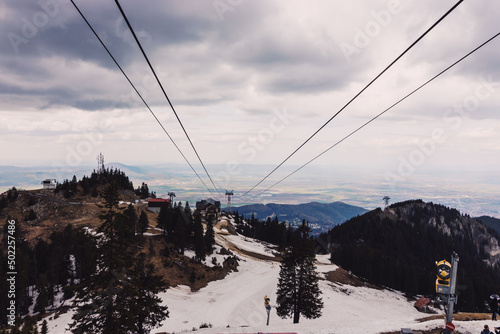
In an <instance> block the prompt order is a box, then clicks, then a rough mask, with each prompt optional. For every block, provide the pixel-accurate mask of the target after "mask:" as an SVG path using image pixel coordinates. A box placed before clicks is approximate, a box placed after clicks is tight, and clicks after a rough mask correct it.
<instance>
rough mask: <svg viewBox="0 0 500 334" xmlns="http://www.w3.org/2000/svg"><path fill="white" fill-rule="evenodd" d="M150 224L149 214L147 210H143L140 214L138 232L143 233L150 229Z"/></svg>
mask: <svg viewBox="0 0 500 334" xmlns="http://www.w3.org/2000/svg"><path fill="white" fill-rule="evenodd" d="M148 226H149V219H148V214H147V213H146V212H145V211H142V212H141V215H140V216H139V222H138V223H137V233H139V234H141V235H143V234H144V233H145V232H146V231H147V230H148Z"/></svg>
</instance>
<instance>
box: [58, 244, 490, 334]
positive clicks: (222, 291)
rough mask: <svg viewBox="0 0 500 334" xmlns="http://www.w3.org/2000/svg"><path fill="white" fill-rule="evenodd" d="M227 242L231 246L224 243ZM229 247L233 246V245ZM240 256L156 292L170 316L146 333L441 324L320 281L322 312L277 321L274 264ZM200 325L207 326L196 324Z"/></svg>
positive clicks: (327, 267) (367, 293)
mask: <svg viewBox="0 0 500 334" xmlns="http://www.w3.org/2000/svg"><path fill="white" fill-rule="evenodd" d="M225 237H226V238H224V239H223V238H217V241H218V242H219V243H225V244H224V245H223V246H226V247H227V248H231V247H230V246H233V245H238V248H240V249H244V250H246V252H247V253H248V254H250V253H258V254H267V256H269V257H272V256H273V254H272V252H271V251H270V250H269V249H268V248H267V247H265V246H263V245H262V244H261V243H259V242H257V241H253V240H252V239H249V238H243V237H240V236H231V237H230V238H228V237H227V236H225ZM230 243H231V244H230ZM233 249H234V248H233ZM238 257H240V262H239V267H238V271H237V272H232V273H230V274H229V275H228V276H227V277H226V278H225V279H223V280H220V281H215V282H211V283H209V284H208V286H206V287H205V288H203V289H201V290H200V291H197V292H191V290H190V289H189V288H188V287H185V286H178V287H175V288H171V289H169V290H168V291H167V292H165V293H163V294H161V298H162V299H163V300H164V303H165V304H166V305H168V307H169V311H170V317H169V318H168V319H167V320H165V321H164V322H163V325H162V326H161V327H159V328H156V329H154V330H152V331H151V333H165V332H166V333H172V332H176V333H178V332H190V331H192V330H193V329H195V330H198V332H199V333H258V332H265V333H283V332H293V333H338V334H350V333H353V334H354V333H356V334H359V333H373V334H376V333H381V332H387V331H399V330H400V329H401V328H412V329H414V330H418V329H426V328H435V327H437V326H441V327H443V326H444V324H443V321H442V320H435V321H430V322H425V323H420V322H418V321H416V319H418V318H422V317H424V316H425V315H424V314H422V313H419V312H418V311H417V310H416V309H415V308H414V307H413V305H412V304H413V303H412V302H408V301H407V300H406V298H405V297H404V296H403V295H402V294H401V293H398V292H394V291H389V290H377V289H371V288H367V287H353V286H350V285H341V284H335V283H332V282H329V281H327V280H320V287H321V290H322V293H323V294H322V298H323V302H324V305H325V307H324V309H323V316H322V317H321V318H319V319H315V320H307V319H305V318H303V317H301V319H300V323H299V324H293V323H292V319H281V318H279V317H278V316H277V315H276V309H275V306H276V305H275V303H276V285H277V282H278V274H279V262H277V261H270V260H262V259H257V258H254V257H251V256H250V255H245V254H238ZM336 268H337V267H336V266H335V265H332V264H330V263H329V261H328V259H327V257H326V256H318V264H317V269H318V271H319V272H320V273H327V272H330V271H333V270H335V269H336ZM265 295H267V296H269V297H270V298H271V306H273V308H272V311H271V319H270V326H266V325H265V324H266V317H267V315H266V311H265V308H264V296H265ZM72 314H73V313H72V312H71V311H70V312H68V313H66V314H63V315H61V316H60V317H58V318H57V319H51V320H49V329H50V330H49V333H51V334H52V333H70V331H69V330H67V328H68V324H69V323H71V316H72ZM485 323H489V325H490V326H491V327H492V325H493V323H491V322H488V321H472V322H456V323H455V325H456V328H457V331H460V333H479V332H480V330H481V329H482V327H483V325H484V324H485ZM205 325H208V326H211V328H202V329H200V327H203V326H205Z"/></svg>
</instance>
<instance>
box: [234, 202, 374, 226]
mask: <svg viewBox="0 0 500 334" xmlns="http://www.w3.org/2000/svg"><path fill="white" fill-rule="evenodd" d="M233 211H238V214H240V215H242V214H243V215H244V216H245V218H250V217H251V216H252V214H253V215H254V216H255V218H258V219H267V218H268V217H270V218H274V217H275V216H277V217H278V220H279V221H280V222H281V221H287V222H290V223H292V225H296V224H299V223H301V222H302V220H304V219H305V220H306V221H308V222H309V224H310V225H311V227H312V228H313V230H314V231H315V232H321V231H327V230H329V229H331V228H332V227H334V226H335V225H338V224H342V223H343V222H345V221H346V220H349V219H351V218H352V217H355V216H358V215H361V214H364V213H365V212H368V210H366V209H364V208H361V207H359V206H354V205H349V204H346V203H343V202H333V203H318V202H311V203H304V204H295V205H294V204H274V203H270V204H251V205H243V206H240V207H235V208H233ZM318 230H319V231H318Z"/></svg>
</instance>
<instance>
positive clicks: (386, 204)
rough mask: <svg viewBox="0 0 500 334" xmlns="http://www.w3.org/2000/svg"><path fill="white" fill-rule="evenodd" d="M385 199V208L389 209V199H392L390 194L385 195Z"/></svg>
mask: <svg viewBox="0 0 500 334" xmlns="http://www.w3.org/2000/svg"><path fill="white" fill-rule="evenodd" d="M382 199H383V200H384V204H385V207H384V209H387V207H388V206H389V200H390V199H391V198H390V197H389V196H385V197H384V198H382Z"/></svg>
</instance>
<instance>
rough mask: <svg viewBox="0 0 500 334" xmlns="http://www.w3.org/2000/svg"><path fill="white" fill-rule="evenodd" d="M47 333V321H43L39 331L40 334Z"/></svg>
mask: <svg viewBox="0 0 500 334" xmlns="http://www.w3.org/2000/svg"><path fill="white" fill-rule="evenodd" d="M48 332H49V327H48V324H47V320H45V319H43V322H42V328H41V329H40V334H47V333H48Z"/></svg>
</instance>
